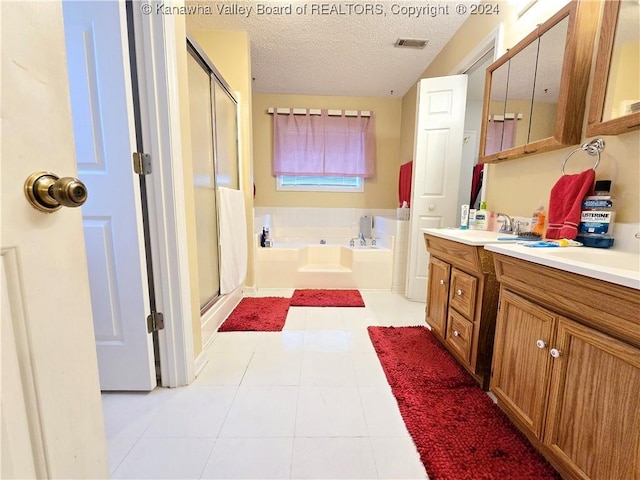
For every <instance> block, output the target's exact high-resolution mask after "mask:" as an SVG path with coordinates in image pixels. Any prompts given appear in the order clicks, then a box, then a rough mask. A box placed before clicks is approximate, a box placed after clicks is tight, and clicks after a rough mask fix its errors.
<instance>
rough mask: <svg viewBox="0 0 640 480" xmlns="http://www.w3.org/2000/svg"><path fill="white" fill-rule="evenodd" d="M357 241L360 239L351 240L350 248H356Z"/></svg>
mask: <svg viewBox="0 0 640 480" xmlns="http://www.w3.org/2000/svg"><path fill="white" fill-rule="evenodd" d="M357 239H358V237H353V238H352V239H351V240H349V246H350V247H355V246H356V240H357Z"/></svg>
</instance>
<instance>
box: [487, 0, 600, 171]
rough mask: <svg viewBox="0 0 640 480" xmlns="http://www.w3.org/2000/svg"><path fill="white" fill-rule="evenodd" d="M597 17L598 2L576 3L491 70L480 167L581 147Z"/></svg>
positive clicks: (492, 66)
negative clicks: (500, 115) (499, 122)
mask: <svg viewBox="0 0 640 480" xmlns="http://www.w3.org/2000/svg"><path fill="white" fill-rule="evenodd" d="M599 14H600V4H599V2H593V1H589V0H579V1H577V0H573V1H571V2H570V3H569V4H567V5H566V6H565V7H564V8H562V9H561V10H560V11H559V12H558V13H556V14H555V15H553V16H552V17H551V18H550V19H549V20H547V21H546V22H544V23H543V24H542V25H539V26H538V28H537V29H536V30H535V31H534V32H532V33H530V34H529V35H528V36H527V37H525V38H524V39H523V40H522V41H520V42H519V43H518V44H517V45H515V46H514V47H513V48H511V49H509V50H508V51H507V53H506V54H505V55H503V56H502V57H500V58H499V59H498V60H496V61H495V62H494V63H493V64H492V65H490V66H489V68H488V69H487V85H486V86H485V99H484V108H483V121H482V131H481V136H480V160H479V161H480V162H481V163H491V162H496V161H502V160H510V159H513V158H518V157H522V156H524V155H527V154H531V153H535V152H544V151H548V150H553V149H557V148H562V147H565V146H569V145H576V144H578V143H580V140H581V137H582V125H583V119H584V113H585V99H586V96H587V86H588V83H589V73H590V69H591V60H592V57H593V45H594V42H595V34H596V30H597V27H598V16H599ZM505 72H506V75H507V78H506V82H505V80H504V75H505ZM505 84H506V90H505V89H504V86H505ZM501 98H504V110H503V125H502V126H497V125H496V115H497V113H496V112H497V111H498V110H499V109H500V108H499V107H500V104H499V101H500V99H501ZM496 102H498V103H496ZM496 136H500V140H499V141H496Z"/></svg>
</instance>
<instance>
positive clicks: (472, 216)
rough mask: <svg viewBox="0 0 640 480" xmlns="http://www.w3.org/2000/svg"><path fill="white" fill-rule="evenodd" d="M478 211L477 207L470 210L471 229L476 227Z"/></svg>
mask: <svg viewBox="0 0 640 480" xmlns="http://www.w3.org/2000/svg"><path fill="white" fill-rule="evenodd" d="M476 212H477V210H476V209H475V208H472V209H471V210H469V230H475V229H476Z"/></svg>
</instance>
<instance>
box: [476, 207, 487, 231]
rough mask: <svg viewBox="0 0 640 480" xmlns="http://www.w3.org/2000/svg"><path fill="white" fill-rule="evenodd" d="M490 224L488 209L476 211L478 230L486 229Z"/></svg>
mask: <svg viewBox="0 0 640 480" xmlns="http://www.w3.org/2000/svg"><path fill="white" fill-rule="evenodd" d="M487 225H488V219H487V211H486V210H483V209H480V210H478V211H477V212H476V230H486V229H487Z"/></svg>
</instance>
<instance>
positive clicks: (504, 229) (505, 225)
mask: <svg viewBox="0 0 640 480" xmlns="http://www.w3.org/2000/svg"><path fill="white" fill-rule="evenodd" d="M500 217H502V218H503V219H504V220H500ZM496 218H497V221H498V222H500V223H502V226H501V227H500V232H499V233H513V220H512V219H511V217H510V216H509V215H507V214H506V213H499V214H498V215H497V217H496Z"/></svg>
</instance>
